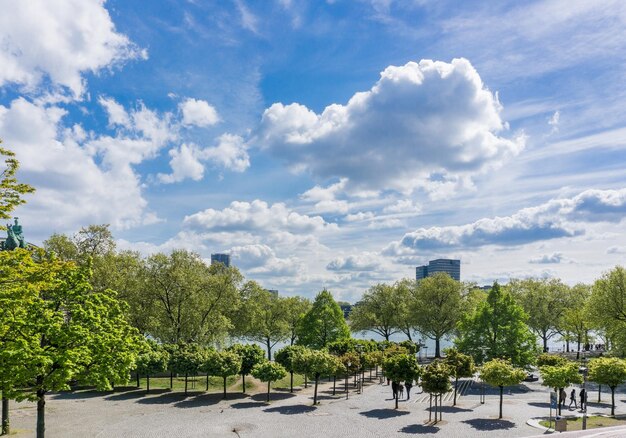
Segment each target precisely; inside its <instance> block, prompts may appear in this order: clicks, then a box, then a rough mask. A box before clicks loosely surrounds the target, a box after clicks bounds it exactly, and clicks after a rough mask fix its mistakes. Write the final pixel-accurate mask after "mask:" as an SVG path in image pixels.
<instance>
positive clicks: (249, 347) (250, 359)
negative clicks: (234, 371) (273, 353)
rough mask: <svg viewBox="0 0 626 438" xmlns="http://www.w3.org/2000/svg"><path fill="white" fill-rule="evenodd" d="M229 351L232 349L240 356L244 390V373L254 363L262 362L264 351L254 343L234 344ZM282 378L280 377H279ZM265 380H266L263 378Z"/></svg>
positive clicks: (248, 371)
mask: <svg viewBox="0 0 626 438" xmlns="http://www.w3.org/2000/svg"><path fill="white" fill-rule="evenodd" d="M229 350H230V351H233V352H235V353H237V354H238V355H239V357H241V370H240V374H241V379H242V387H243V392H244V394H245V392H246V375H247V374H250V373H251V372H252V369H253V368H254V367H255V365H257V364H259V363H261V362H263V359H264V358H265V353H263V349H262V348H261V347H259V346H258V345H255V344H235V345H233V346H232V347H230V348H229ZM281 378H282V377H281ZM263 382H266V380H263Z"/></svg>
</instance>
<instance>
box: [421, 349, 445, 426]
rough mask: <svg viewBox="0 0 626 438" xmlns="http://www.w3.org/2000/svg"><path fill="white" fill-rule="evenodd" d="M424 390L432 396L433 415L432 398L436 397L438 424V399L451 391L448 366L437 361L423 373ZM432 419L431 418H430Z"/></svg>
mask: <svg viewBox="0 0 626 438" xmlns="http://www.w3.org/2000/svg"><path fill="white" fill-rule="evenodd" d="M422 388H423V389H424V392H427V393H429V394H430V396H431V413H432V396H433V395H434V396H435V423H436V422H437V399H438V398H439V399H440V398H441V395H442V394H445V393H446V392H448V391H450V389H451V385H450V369H449V368H448V366H447V365H446V364H445V363H443V362H441V361H438V360H435V361H434V362H432V363H431V364H430V365H428V366H427V367H426V368H424V371H423V372H422ZM429 419H430V418H429Z"/></svg>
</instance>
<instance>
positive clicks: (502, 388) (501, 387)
mask: <svg viewBox="0 0 626 438" xmlns="http://www.w3.org/2000/svg"><path fill="white" fill-rule="evenodd" d="M503 397H504V386H502V385H500V416H499V417H498V418H502V398H503Z"/></svg>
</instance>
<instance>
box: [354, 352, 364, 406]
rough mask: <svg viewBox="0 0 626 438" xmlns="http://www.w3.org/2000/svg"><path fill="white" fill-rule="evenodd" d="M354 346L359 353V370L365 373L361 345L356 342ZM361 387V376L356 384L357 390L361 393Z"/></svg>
mask: <svg viewBox="0 0 626 438" xmlns="http://www.w3.org/2000/svg"><path fill="white" fill-rule="evenodd" d="M355 348H356V351H357V353H359V366H360V367H361V371H362V372H363V374H365V367H364V366H363V345H361V344H357V345H356V346H355ZM357 372H359V370H357ZM362 387H363V378H362V377H359V380H358V385H357V391H358V393H359V394H361V391H362Z"/></svg>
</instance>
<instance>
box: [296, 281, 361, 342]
mask: <svg viewBox="0 0 626 438" xmlns="http://www.w3.org/2000/svg"><path fill="white" fill-rule="evenodd" d="M347 338H350V329H349V328H348V325H347V324H346V321H345V319H344V317H343V312H342V311H341V308H340V307H339V305H338V304H337V303H336V302H335V300H334V299H333V296H332V295H331V293H330V292H329V291H327V290H326V289H324V290H323V291H321V292H320V293H318V294H317V296H316V297H315V301H314V302H313V306H312V307H311V309H310V310H309V311H308V312H307V313H306V314H305V315H304V317H303V318H302V320H301V321H300V325H299V327H298V343H299V344H302V345H304V346H307V347H311V348H316V349H321V348H325V347H326V346H327V345H328V344H329V343H331V342H333V341H337V340H340V339H347Z"/></svg>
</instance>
